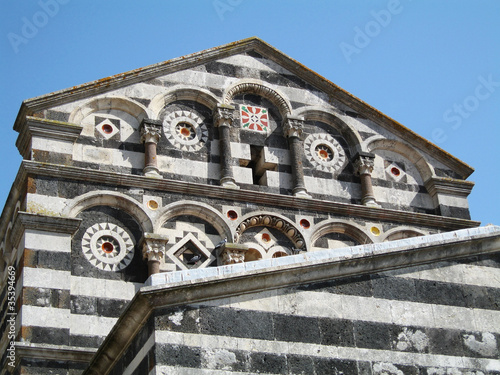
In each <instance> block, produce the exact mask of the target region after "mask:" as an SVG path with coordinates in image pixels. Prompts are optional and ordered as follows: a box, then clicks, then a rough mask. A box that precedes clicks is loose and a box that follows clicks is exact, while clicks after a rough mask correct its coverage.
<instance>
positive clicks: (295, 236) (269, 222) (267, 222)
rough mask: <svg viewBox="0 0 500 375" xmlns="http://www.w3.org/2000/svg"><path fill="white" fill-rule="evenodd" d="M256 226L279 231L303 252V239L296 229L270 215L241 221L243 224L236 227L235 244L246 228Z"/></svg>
mask: <svg viewBox="0 0 500 375" xmlns="http://www.w3.org/2000/svg"><path fill="white" fill-rule="evenodd" d="M257 226H264V227H270V228H275V229H277V230H279V231H280V232H282V233H283V234H285V235H286V236H287V237H288V238H290V239H291V240H292V242H293V243H294V245H295V247H296V248H297V249H299V250H304V246H305V241H304V237H303V236H302V234H300V232H299V231H298V230H297V228H295V227H294V226H293V225H290V224H289V223H287V222H286V221H285V220H283V219H282V218H279V217H276V216H271V215H259V216H253V217H250V218H248V219H245V220H243V222H241V223H240V225H238V228H236V235H235V242H238V240H239V238H240V236H241V235H242V234H243V232H245V231H246V230H247V229H248V228H251V227H257Z"/></svg>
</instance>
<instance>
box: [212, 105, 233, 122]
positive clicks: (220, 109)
mask: <svg viewBox="0 0 500 375" xmlns="http://www.w3.org/2000/svg"><path fill="white" fill-rule="evenodd" d="M234 109H235V108H234V107H233V106H232V105H228V104H218V105H217V108H215V110H214V126H215V127H219V126H229V127H230V126H231V124H232V123H233V119H234Z"/></svg>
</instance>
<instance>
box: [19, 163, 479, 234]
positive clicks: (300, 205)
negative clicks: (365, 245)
mask: <svg viewBox="0 0 500 375" xmlns="http://www.w3.org/2000/svg"><path fill="white" fill-rule="evenodd" d="M22 168H23V169H24V170H25V172H26V173H27V174H30V175H39V176H51V177H56V178H63V179H69V180H77V181H85V182H96V183H101V184H108V185H112V186H124V187H135V188H143V189H148V190H157V191H165V192H172V193H185V194H193V195H199V196H202V197H209V198H218V199H229V200H234V201H240V202H252V203H258V204H265V205H269V206H273V207H283V208H295V209H299V210H300V209H302V210H312V211H318V212H328V213H332V214H337V215H342V216H346V217H357V218H362V219H367V220H375V221H379V220H382V221H388V222H395V223H402V224H406V225H419V226H424V227H435V228H439V229H443V230H456V229H462V228H472V227H477V226H479V225H480V222H478V221H473V220H466V219H458V218H451V217H444V216H437V215H429V214H423V213H418V212H405V211H397V210H390V209H385V208H378V207H367V206H362V205H355V204H347V203H338V202H331V201H324V200H318V199H309V198H300V197H294V196H289V195H280V194H272V193H265V192H257V191H251V190H245V189H227V188H224V187H221V186H214V185H205V184H197V183H190V182H184V181H177V180H169V179H158V178H148V177H146V176H138V175H129V174H122V173H116V172H109V171H100V170H94V169H84V168H78V167H71V166H63V165H57V164H48V163H40V162H36V161H30V160H24V161H23V163H22Z"/></svg>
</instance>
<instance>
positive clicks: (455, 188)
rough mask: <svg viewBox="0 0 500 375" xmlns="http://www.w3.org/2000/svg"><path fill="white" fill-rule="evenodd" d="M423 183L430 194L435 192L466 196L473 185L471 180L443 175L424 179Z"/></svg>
mask: <svg viewBox="0 0 500 375" xmlns="http://www.w3.org/2000/svg"><path fill="white" fill-rule="evenodd" d="M424 185H425V188H426V189H427V191H428V192H429V194H430V195H431V196H435V195H436V194H448V195H455V196H461V197H467V196H468V195H469V194H470V192H471V191H472V188H473V187H474V183H473V182H472V181H463V180H457V179H454V178H444V177H432V178H430V179H428V180H427V181H425V184H424Z"/></svg>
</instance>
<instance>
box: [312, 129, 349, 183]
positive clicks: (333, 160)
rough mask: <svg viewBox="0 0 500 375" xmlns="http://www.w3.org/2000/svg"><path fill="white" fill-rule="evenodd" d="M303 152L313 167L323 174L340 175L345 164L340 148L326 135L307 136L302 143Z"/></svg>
mask: <svg viewBox="0 0 500 375" xmlns="http://www.w3.org/2000/svg"><path fill="white" fill-rule="evenodd" d="M304 152H305V155H306V157H307V160H309V162H310V163H311V164H312V165H313V167H314V168H316V169H318V170H320V171H323V172H330V173H334V174H336V173H340V172H341V171H342V169H343V168H344V167H345V164H346V162H347V159H346V155H345V151H344V149H343V148H342V146H341V145H340V144H339V143H338V141H337V140H336V139H335V138H333V137H332V136H331V135H329V134H326V133H320V134H311V135H309V136H308V137H307V138H306V139H305V141H304Z"/></svg>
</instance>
